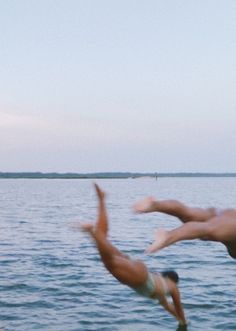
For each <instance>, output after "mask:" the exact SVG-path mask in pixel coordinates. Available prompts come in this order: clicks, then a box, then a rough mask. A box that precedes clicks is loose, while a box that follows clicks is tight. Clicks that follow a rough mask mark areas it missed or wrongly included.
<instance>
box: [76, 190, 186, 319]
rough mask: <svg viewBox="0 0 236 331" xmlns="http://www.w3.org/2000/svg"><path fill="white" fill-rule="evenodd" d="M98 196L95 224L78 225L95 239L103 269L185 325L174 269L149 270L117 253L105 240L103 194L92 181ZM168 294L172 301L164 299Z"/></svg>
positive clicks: (106, 232) (106, 222) (106, 223)
mask: <svg viewBox="0 0 236 331" xmlns="http://www.w3.org/2000/svg"><path fill="white" fill-rule="evenodd" d="M95 190H96V193H97V197H98V219H97V222H96V223H95V224H91V223H85V224H82V225H80V228H81V229H82V230H83V231H84V232H86V233H88V234H89V235H90V236H91V238H92V239H93V240H94V242H95V244H96V247H97V249H98V252H99V254H100V257H101V260H102V262H103V264H104V266H105V267H106V269H107V270H108V271H109V272H110V273H111V274H112V275H113V276H114V277H115V278H116V279H117V280H118V281H119V282H120V283H122V284H124V285H127V286H129V287H130V288H132V289H133V290H134V291H136V292H137V293H138V294H140V295H142V296H145V297H148V298H150V299H154V300H158V301H159V303H160V304H161V305H162V306H163V307H164V308H165V309H166V311H168V312H169V313H170V314H172V315H173V316H174V317H175V318H176V319H177V320H178V321H179V323H180V324H181V325H186V320H185V316H184V311H183V308H182V304H181V299H180V292H179V289H178V286H177V283H178V275H177V273H176V272H174V271H166V272H162V273H151V272H149V271H148V268H147V267H146V265H145V264H144V263H143V262H142V261H140V260H134V259H131V258H130V257H128V256H127V255H125V254H123V253H122V252H120V251H119V250H118V249H117V248H116V247H114V246H113V245H112V244H111V242H110V241H109V240H108V217H107V211H106V206H105V194H104V192H103V191H102V190H101V189H100V188H99V186H98V185H96V184H95ZM167 294H170V296H171V297H172V301H171V302H169V301H168V300H167V297H166V295H167Z"/></svg>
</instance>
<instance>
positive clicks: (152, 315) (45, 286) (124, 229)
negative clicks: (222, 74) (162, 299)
mask: <svg viewBox="0 0 236 331" xmlns="http://www.w3.org/2000/svg"><path fill="white" fill-rule="evenodd" d="M97 182H98V184H100V185H101V187H102V188H103V189H104V190H105V191H106V192H107V207H108V213H109V219H110V239H111V241H112V242H113V244H114V245H116V246H117V247H118V248H119V249H120V250H122V251H123V252H125V253H127V254H129V255H130V256H131V257H133V258H138V259H142V260H144V261H145V263H146V264H147V265H148V266H149V267H150V268H151V269H153V270H157V271H161V270H165V269H174V270H176V271H177V272H178V274H179V276H180V283H179V287H180V291H181V296H182V301H183V305H184V309H185V313H186V317H187V319H188V321H189V322H190V324H189V326H188V330H189V331H193V330H208V331H211V330H212V331H213V330H214V331H215V330H221V331H222V330H227V331H228V330H236V281H235V279H236V260H233V259H232V258H230V257H229V256H228V254H227V252H226V249H225V247H224V246H223V245H221V244H219V243H213V242H204V241H200V240H194V241H184V242H180V243H176V244H174V245H172V246H170V247H168V248H165V249H163V250H162V251H161V252H159V253H157V254H154V255H151V256H150V255H149V256H148V255H145V254H144V253H143V252H144V249H145V248H146V246H147V245H149V244H150V242H151V241H152V239H153V234H154V231H155V229H156V228H158V227H163V226H164V227H166V228H168V229H171V228H174V227H177V226H179V225H180V224H181V223H180V222H179V220H178V219H176V218H174V217H171V216H168V215H164V214H159V213H152V214H143V215H135V214H133V213H132V208H131V207H132V205H133V204H134V203H135V202H136V201H138V200H140V199H142V198H143V197H145V196H147V195H153V196H154V197H156V198H157V199H179V200H181V201H183V202H185V203H186V204H190V205H194V206H202V207H207V206H217V207H219V208H227V207H234V208H236V179H235V178H160V179H157V180H155V179H151V178H140V179H107V180H105V179H104V180H97ZM96 215H97V200H96V196H95V193H94V189H93V186H92V181H91V180H83V179H79V180H47V179H40V180H36V179H2V180H1V181H0V328H2V329H4V330H5V331H26V330H27V331H30V330H48V331H77V330H78V331H80V330H81V331H86V330H96V331H97V330H101V331H103V330H104V331H106V330H107V331H110V330H113V331H116V330H117V331H129V330H130V331H131V330H133V331H145V330H146V331H152V330H153V331H154V330H159V331H165V330H175V331H176V330H177V322H176V320H175V319H174V318H173V317H172V316H170V315H169V314H168V313H167V312H166V311H164V309H163V308H162V307H161V306H160V305H159V304H158V303H157V302H155V301H152V300H148V299H146V298H143V297H140V296H138V295H137V294H136V293H135V292H133V291H132V290H131V289H130V288H128V287H126V286H124V285H122V284H119V283H118V281H117V280H116V279H114V278H113V277H112V276H111V275H110V274H109V273H108V272H107V271H106V270H105V268H104V267H103V265H102V263H101V261H100V258H99V256H98V253H97V251H96V249H95V247H94V244H93V243H92V242H91V241H90V240H89V238H88V237H87V236H86V235H85V234H83V233H81V232H79V231H75V230H74V229H72V228H71V226H70V224H71V222H74V221H94V220H95V219H96Z"/></svg>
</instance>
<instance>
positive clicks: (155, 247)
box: [145, 228, 168, 254]
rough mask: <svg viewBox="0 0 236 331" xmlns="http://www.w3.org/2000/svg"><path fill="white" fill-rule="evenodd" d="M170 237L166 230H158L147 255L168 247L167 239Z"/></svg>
mask: <svg viewBox="0 0 236 331" xmlns="http://www.w3.org/2000/svg"><path fill="white" fill-rule="evenodd" d="M167 236H168V231H167V230H165V229H162V228H161V229H158V230H157V231H156V233H155V240H154V242H153V243H152V244H151V245H150V246H148V247H147V249H146V250H145V253H148V254H150V253H154V252H158V251H159V250H160V249H162V248H164V247H166V239H167Z"/></svg>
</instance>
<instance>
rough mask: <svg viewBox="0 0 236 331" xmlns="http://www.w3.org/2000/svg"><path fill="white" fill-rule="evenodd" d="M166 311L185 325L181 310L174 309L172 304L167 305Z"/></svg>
mask: <svg viewBox="0 0 236 331" xmlns="http://www.w3.org/2000/svg"><path fill="white" fill-rule="evenodd" d="M166 310H168V311H169V312H170V313H171V314H172V315H173V316H174V317H175V318H176V319H177V320H178V321H179V322H180V323H181V324H186V319H185V316H184V312H183V310H182V309H176V307H175V306H174V305H173V304H172V303H169V304H168V307H166Z"/></svg>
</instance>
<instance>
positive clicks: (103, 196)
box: [94, 183, 105, 200]
mask: <svg viewBox="0 0 236 331" xmlns="http://www.w3.org/2000/svg"><path fill="white" fill-rule="evenodd" d="M94 187H95V190H96V193H97V196H98V198H99V199H101V200H102V199H104V198H105V192H103V191H102V190H101V189H100V187H99V186H98V184H96V183H94Z"/></svg>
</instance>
